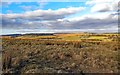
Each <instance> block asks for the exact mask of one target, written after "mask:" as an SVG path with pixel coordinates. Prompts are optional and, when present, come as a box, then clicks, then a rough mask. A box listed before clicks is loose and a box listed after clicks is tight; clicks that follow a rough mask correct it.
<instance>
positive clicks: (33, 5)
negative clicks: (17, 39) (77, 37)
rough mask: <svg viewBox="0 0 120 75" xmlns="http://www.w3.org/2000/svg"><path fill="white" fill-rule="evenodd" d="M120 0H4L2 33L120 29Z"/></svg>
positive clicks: (0, 13) (0, 14) (115, 30)
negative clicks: (119, 14)
mask: <svg viewBox="0 0 120 75" xmlns="http://www.w3.org/2000/svg"><path fill="white" fill-rule="evenodd" d="M118 2H119V0H84V1H80V0H75V1H74V2H73V1H70V0H69V1H64V0H62V1H55V0H53V1H52V0H51V1H50V0H40V1H36V0H35V1H29V0H28V1H23V0H22V1H11V2H10V1H9V0H8V1H7V0H4V1H2V4H1V5H0V8H1V10H0V16H1V17H2V18H1V23H0V24H1V27H0V29H2V31H1V33H0V34H2V35H4V34H24V33H55V32H95V33H108V32H118V13H119V11H118V9H119V8H118Z"/></svg>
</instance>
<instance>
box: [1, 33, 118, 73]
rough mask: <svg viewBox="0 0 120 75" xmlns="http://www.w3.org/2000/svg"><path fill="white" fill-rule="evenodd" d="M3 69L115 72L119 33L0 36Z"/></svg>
mask: <svg viewBox="0 0 120 75" xmlns="http://www.w3.org/2000/svg"><path fill="white" fill-rule="evenodd" d="M1 38H2V51H1V52H2V63H3V72H4V73H14V74H17V75H18V74H21V75H24V74H25V73H118V69H119V67H120V66H119V63H118V61H119V60H120V59H119V58H118V57H119V53H118V50H119V48H118V47H119V44H118V43H119V42H118V41H119V39H118V38H119V35H118V34H90V33H69V34H52V35H33V34H31V35H30V34H29V35H27V34H26V35H20V36H2V37H1Z"/></svg>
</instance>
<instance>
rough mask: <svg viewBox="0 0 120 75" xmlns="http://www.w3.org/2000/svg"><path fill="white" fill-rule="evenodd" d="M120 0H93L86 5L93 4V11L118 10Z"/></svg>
mask: <svg viewBox="0 0 120 75" xmlns="http://www.w3.org/2000/svg"><path fill="white" fill-rule="evenodd" d="M118 2H119V0H91V1H87V2H86V5H91V6H92V8H91V12H109V11H117V10H118Z"/></svg>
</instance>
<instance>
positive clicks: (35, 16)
mask: <svg viewBox="0 0 120 75" xmlns="http://www.w3.org/2000/svg"><path fill="white" fill-rule="evenodd" d="M82 10H84V8H83V7H70V8H61V9H58V10H51V9H48V10H35V11H29V12H25V13H21V14H16V13H11V14H2V15H1V16H2V26H3V28H4V27H7V28H15V27H17V28H21V27H24V28H30V27H31V28H32V27H36V26H37V25H39V26H38V27H42V24H41V21H45V20H49V21H50V20H57V19H63V18H65V17H66V16H69V15H72V14H75V13H78V12H80V11H82ZM34 25H35V26H34Z"/></svg>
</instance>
